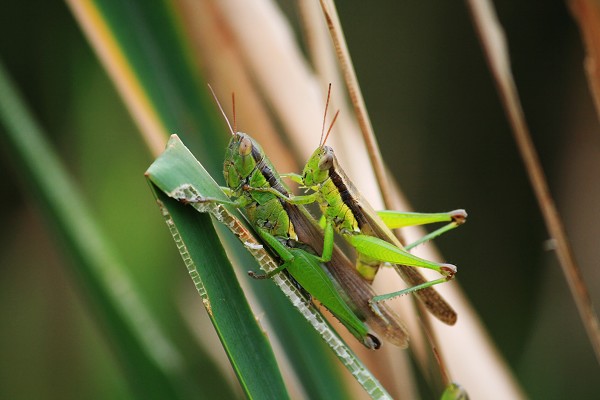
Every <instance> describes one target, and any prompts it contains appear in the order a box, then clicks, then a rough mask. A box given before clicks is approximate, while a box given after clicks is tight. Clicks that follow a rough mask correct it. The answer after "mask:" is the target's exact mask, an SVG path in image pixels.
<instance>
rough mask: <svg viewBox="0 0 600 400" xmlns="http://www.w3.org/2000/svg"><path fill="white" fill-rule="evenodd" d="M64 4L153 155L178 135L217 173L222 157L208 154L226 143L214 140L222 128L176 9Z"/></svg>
mask: <svg viewBox="0 0 600 400" xmlns="http://www.w3.org/2000/svg"><path fill="white" fill-rule="evenodd" d="M68 4H69V5H70V7H71V9H72V11H73V13H74V15H75V17H76V18H77V20H78V22H79V24H80V25H81V27H82V29H83V30H84V32H85V33H86V35H87V37H88V39H89V40H90V42H91V43H92V44H93V45H94V48H95V50H96V53H97V54H98V56H99V58H100V59H101V61H102V62H103V64H104V66H105V68H106V69H107V71H108V72H109V73H110V74H111V78H112V80H113V81H114V82H115V84H116V86H117V89H118V90H119V92H120V93H121V95H122V97H123V98H124V100H125V102H126V104H127V106H128V108H129V110H130V111H131V113H132V115H133V116H134V117H135V119H136V122H137V123H138V125H139V126H140V130H141V131H142V133H143V134H144V136H145V138H146V142H147V143H148V145H149V147H150V148H151V150H152V152H153V154H154V155H158V152H159V151H161V150H162V149H163V148H164V143H166V140H167V136H166V133H167V132H176V133H178V134H180V135H181V136H182V137H184V138H185V140H186V143H189V144H190V146H191V147H192V148H193V149H194V151H195V152H197V154H198V155H199V156H200V158H201V159H202V160H204V161H205V163H206V164H207V167H208V169H209V171H210V172H211V173H216V172H217V171H219V170H220V166H221V159H220V155H217V154H216V153H215V152H214V151H213V150H212V149H215V148H223V147H224V145H225V142H224V138H223V136H222V135H216V134H215V132H218V131H219V129H218V128H217V127H218V126H220V125H218V123H217V122H216V121H217V120H216V119H215V117H214V115H213V114H212V111H213V106H212V104H211V100H210V99H209V98H208V97H206V87H205V86H204V84H203V83H202V80H201V77H200V76H199V75H198V72H197V67H196V66H195V65H192V63H191V57H190V53H191V50H190V48H189V43H188V42H187V40H188V39H187V37H186V36H185V35H184V34H183V28H182V27H181V26H180V23H181V22H180V20H179V19H178V16H177V15H176V13H177V10H176V8H175V4H174V3H171V2H151V3H149V2H145V1H140V0H128V1H114V0H95V1H92V0H84V1H73V0H71V1H68ZM149 121H152V122H149ZM157 146H158V147H157Z"/></svg>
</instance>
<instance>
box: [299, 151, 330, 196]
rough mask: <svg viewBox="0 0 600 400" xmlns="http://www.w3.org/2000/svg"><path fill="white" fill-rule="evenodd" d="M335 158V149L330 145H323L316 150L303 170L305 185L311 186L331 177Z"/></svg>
mask: <svg viewBox="0 0 600 400" xmlns="http://www.w3.org/2000/svg"><path fill="white" fill-rule="evenodd" d="M334 159H335V155H334V154H333V149H332V148H331V147H329V146H321V147H319V148H318V149H317V150H315V152H314V153H313V154H312V156H310V158H309V159H308V162H307V163H306V166H305V167H304V171H302V178H303V181H304V185H305V186H308V187H311V186H318V185H320V184H321V183H323V182H325V181H326V180H327V178H329V170H330V169H331V168H332V167H333V163H334Z"/></svg>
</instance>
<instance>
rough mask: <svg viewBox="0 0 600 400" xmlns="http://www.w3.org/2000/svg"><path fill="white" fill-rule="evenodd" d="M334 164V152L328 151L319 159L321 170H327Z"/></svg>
mask: <svg viewBox="0 0 600 400" xmlns="http://www.w3.org/2000/svg"><path fill="white" fill-rule="evenodd" d="M332 166H333V154H331V153H326V154H324V155H323V157H321V159H320V160H319V169H320V170H321V171H327V170H329V169H330V168H331V167H332Z"/></svg>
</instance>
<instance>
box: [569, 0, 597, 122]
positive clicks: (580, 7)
mask: <svg viewBox="0 0 600 400" xmlns="http://www.w3.org/2000/svg"><path fill="white" fill-rule="evenodd" d="M569 5H570V7H571V12H572V13H573V15H574V16H575V18H576V20H577V23H578V24H579V29H580V30H581V36H582V37H583V42H584V44H585V49H586V52H587V56H586V59H585V71H586V73H587V76H588V80H589V86H590V89H591V91H592V95H593V99H594V104H595V106H596V114H597V115H598V116H599V117H600V5H599V4H598V2H597V1H590V0H571V1H569Z"/></svg>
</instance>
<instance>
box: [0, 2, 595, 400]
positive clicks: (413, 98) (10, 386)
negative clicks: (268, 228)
mask: <svg viewBox="0 0 600 400" xmlns="http://www.w3.org/2000/svg"><path fill="white" fill-rule="evenodd" d="M283 6H284V9H285V10H286V11H287V12H288V13H290V15H293V14H294V11H293V2H284V4H283ZM496 6H497V7H498V9H497V11H498V13H499V17H500V20H501V22H502V24H503V26H504V28H505V30H506V32H507V39H508V44H509V47H510V50H511V56H512V66H513V71H514V74H515V79H516V82H517V85H518V88H519V90H520V94H521V99H522V102H523V107H524V110H525V114H526V117H527V120H528V122H529V126H530V129H531V132H532V134H533V139H534V141H535V143H536V145H537V148H538V151H539V153H540V157H541V160H542V163H543V165H544V168H545V169H546V173H547V175H548V178H549V182H550V187H551V190H552V192H553V194H554V195H555V198H556V200H557V205H558V209H559V211H561V213H562V215H563V217H564V218H565V220H566V229H567V232H568V233H569V234H570V235H571V239H572V242H573V246H574V249H575V252H576V256H577V258H578V260H579V261H580V264H581V267H582V269H583V273H584V277H585V278H586V280H587V282H588V284H589V286H590V292H591V296H592V299H593V300H594V303H595V304H596V305H598V304H600V287H598V286H599V285H598V282H600V272H599V271H598V268H597V261H596V260H598V259H599V258H600V257H599V256H600V255H599V254H598V252H599V251H600V246H598V245H597V241H598V239H597V237H598V234H597V232H598V226H600V225H599V224H600V193H599V192H600V191H599V189H598V188H599V185H598V184H597V182H598V177H599V176H600V136H599V135H598V122H597V117H596V115H595V113H594V109H593V106H592V101H591V98H590V95H589V90H588V88H587V82H586V78H585V75H584V71H583V56H584V55H583V50H582V48H581V41H580V37H579V32H578V29H577V26H576V25H575V23H574V21H573V19H572V17H571V15H570V13H569V12H568V9H567V8H566V6H565V3H564V2H562V1H547V2H544V3H543V5H540V4H533V3H527V2H520V1H504V2H499V3H498V4H497V5H496ZM338 7H339V13H340V18H341V20H342V24H343V26H344V29H345V33H346V38H347V41H348V44H349V48H350V52H351V54H352V57H353V61H354V64H355V68H356V70H357V74H358V77H359V80H360V83H361V87H362V90H363V93H364V96H365V100H366V103H367V106H368V108H369V111H370V114H371V118H372V121H373V125H374V129H375V131H376V133H377V135H378V138H379V140H380V146H381V148H382V152H383V156H384V159H385V160H386V161H387V164H388V166H389V167H390V168H391V169H392V171H393V173H394V175H395V176H396V178H397V180H398V182H399V183H400V184H401V186H402V188H403V190H404V192H405V194H406V195H407V196H408V198H409V200H410V202H411V203H412V205H413V207H415V209H418V210H419V211H425V212H430V211H431V212H432V211H440V210H445V209H454V208H465V209H466V210H467V211H468V212H469V223H468V224H467V225H465V226H464V227H462V228H461V229H460V230H459V231H456V232H453V233H452V234H450V235H448V236H447V237H444V238H443V239H441V240H438V241H437V245H438V247H439V248H440V250H441V252H442V253H443V254H444V257H445V258H446V259H447V260H448V261H449V262H452V263H454V264H456V265H458V266H459V269H460V272H459V275H458V280H459V282H460V283H461V285H462V286H463V288H464V290H465V291H466V294H467V295H468V296H469V298H470V299H471V301H472V303H473V305H474V306H475V307H476V309H477V311H478V312H479V313H480V315H481V317H482V319H483V321H484V323H485V324H486V326H487V327H488V329H489V332H490V334H491V336H492V338H493V339H494V341H495V342H496V343H497V345H498V347H499V349H500V350H501V352H502V353H503V355H504V356H505V357H506V359H507V360H508V362H509V364H510V365H511V367H512V368H513V370H514V372H515V374H516V375H517V377H518V379H519V381H520V383H521V384H522V386H523V388H524V389H525V391H526V392H527V393H528V394H529V395H530V396H531V397H532V398H544V399H552V398H555V399H562V398H566V397H570V398H594V397H596V396H597V395H598V393H600V380H598V379H597V377H598V374H599V373H600V368H599V366H598V363H597V361H596V360H595V357H594V355H593V353H592V350H591V347H590V345H589V342H588V340H587V337H586V335H585V332H584V330H583V328H582V325H581V322H580V321H579V317H578V315H577V312H576V309H575V306H574V304H573V301H572V299H571V298H570V295H569V293H568V290H567V287H566V284H565V283H564V280H563V279H562V274H561V272H560V270H559V266H558V264H557V262H556V259H555V257H554V254H553V253H552V252H550V251H547V250H545V248H546V247H545V246H546V240H547V234H546V230H545V228H544V225H543V221H542V220H541V217H540V212H539V210H538V209H537V206H536V203H535V199H534V197H533V194H532V191H531V189H530V187H529V185H528V181H527V177H526V174H525V172H524V170H523V167H522V163H521V161H520V158H519V157H518V154H517V151H516V147H515V145H514V141H513V139H512V137H511V133H510V130H509V127H508V124H507V122H506V119H505V117H504V113H503V111H502V108H501V105H500V103H499V100H498V96H497V94H496V92H495V88H494V83H493V81H492V79H491V75H490V73H489V70H488V69H487V66H486V64H485V60H484V58H483V55H482V51H481V48H480V45H479V42H478V40H477V37H476V35H475V31H474V28H473V25H472V23H471V20H470V17H469V14H468V11H467V9H466V6H465V4H464V3H463V2H433V1H404V2H388V3H386V4H385V5H384V4H378V5H377V6H374V5H373V3H369V2H362V1H357V0H353V1H345V2H339V4H338ZM0 18H1V21H2V24H0V57H1V58H2V60H3V62H4V63H5V65H6V67H7V69H8V71H9V72H10V74H11V75H12V76H13V77H14V79H15V81H16V83H17V84H18V86H19V88H20V90H21V91H22V93H23V94H24V96H25V97H26V100H27V101H28V103H29V105H30V107H31V108H32V109H33V111H34V113H35V115H36V117H37V118H38V120H39V121H40V122H41V124H42V125H43V127H44V128H45V129H46V130H47V132H49V134H50V135H51V137H50V138H49V139H50V140H51V142H52V143H53V145H54V146H55V147H56V149H57V151H58V152H59V153H60V155H61V156H62V159H63V160H64V162H65V163H66V164H67V165H68V167H69V170H70V172H71V173H72V174H73V176H74V177H75V179H76V180H77V182H78V183H79V184H80V187H81V189H82V191H83V192H84V194H85V196H86V198H87V199H88V200H89V202H90V204H91V205H92V207H93V211H94V213H95V216H96V217H97V218H98V220H99V221H101V223H102V228H103V230H104V231H105V233H106V234H107V235H108V236H109V237H111V239H112V241H113V243H114V244H116V246H117V249H116V250H117V253H118V254H120V255H121V257H122V259H123V260H124V261H125V262H126V264H127V265H130V266H134V267H135V266H137V269H136V270H133V271H130V275H131V276H132V278H133V280H134V281H135V282H136V283H137V284H138V288H139V289H140V291H141V294H142V295H143V296H144V297H145V298H147V300H148V301H149V303H150V304H151V306H152V308H153V309H154V310H155V311H156V312H157V313H160V314H162V315H165V316H168V315H169V314H170V313H173V312H174V310H175V308H176V307H177V304H172V303H169V302H167V301H165V298H175V299H179V301H180V302H183V301H185V300H186V299H187V298H189V296H191V294H192V293H193V290H194V289H193V287H192V285H190V284H189V281H188V278H187V276H186V272H185V270H184V268H182V267H181V265H180V260H179V256H178V255H177V253H176V251H175V248H174V246H173V244H172V243H171V239H170V238H169V236H168V232H167V230H166V229H165V227H164V223H163V222H162V220H161V218H160V215H159V213H158V211H157V209H156V206H155V204H154V202H153V199H152V197H151V195H150V193H149V191H148V188H147V184H146V182H145V180H144V178H143V172H144V171H145V169H146V168H147V166H148V165H149V164H150V162H151V161H152V158H151V156H150V155H149V154H147V153H145V152H142V151H140V149H143V148H144V146H143V144H142V141H141V139H140V136H139V135H138V134H137V133H136V130H137V128H136V127H135V125H134V124H133V122H132V120H131V118H130V117H129V115H128V113H127V111H126V109H125V108H124V105H123V103H122V102H121V100H120V99H119V97H118V95H117V94H116V93H115V90H114V87H113V85H112V83H111V82H110V81H109V79H108V77H107V75H106V73H105V72H104V71H103V69H102V67H101V66H100V65H99V64H98V61H97V59H96V57H95V55H94V54H93V52H92V50H91V49H90V46H89V45H88V44H87V42H86V40H85V38H84V37H83V36H82V34H81V31H80V29H79V27H78V26H77V25H76V23H75V21H74V19H73V17H72V15H71V14H70V12H69V10H68V9H67V7H66V5H65V4H63V3H60V2H43V1H33V2H26V3H23V2H5V4H3V7H2V15H1V16H0ZM219 151H221V150H219ZM0 155H1V156H0V168H2V170H3V171H6V172H5V174H4V179H3V182H4V183H3V188H2V190H1V191H0V196H1V197H0V201H1V204H2V206H1V207H0V210H1V212H2V215H1V217H0V218H1V220H2V221H3V223H2V230H1V234H0V235H1V238H2V241H1V244H0V246H2V251H1V252H0V257H1V261H0V265H1V266H2V268H1V269H0V274H1V276H0V317H1V319H2V321H3V324H2V329H1V330H0V354H1V360H2V361H1V363H0V398H3V399H4V398H6V399H9V398H10V399H30V398H43V399H70V398H73V399H74V398H98V399H104V398H129V397H130V396H131V394H130V392H129V388H128V386H127V382H125V381H124V378H123V377H122V375H121V373H120V370H119V369H118V366H117V365H116V363H115V360H114V357H113V355H112V354H111V352H110V348H109V345H108V343H107V342H106V340H105V339H104V337H103V336H102V330H101V328H100V327H99V326H98V325H97V324H95V322H94V319H93V318H92V316H91V313H92V311H91V310H90V309H89V308H88V307H87V305H86V304H85V303H84V302H83V301H82V299H83V298H85V293H81V292H80V291H79V290H78V288H77V287H75V286H74V285H73V284H72V276H70V275H69V274H68V273H67V271H68V270H67V269H65V268H64V264H65V263H68V262H69V261H70V260H69V259H67V258H65V257H64V255H63V254H62V253H61V249H60V246H59V245H60V243H57V241H56V240H54V238H53V237H52V234H51V232H52V231H51V230H50V229H49V228H48V226H47V225H46V222H45V220H44V219H43V217H42V214H41V212H40V210H38V209H37V206H36V202H35V200H34V199H32V198H31V196H32V195H33V194H32V193H31V192H29V191H27V182H24V181H23V180H22V175H21V173H20V171H19V170H18V169H16V168H15V166H14V163H13V162H12V160H11V154H9V152H8V151H6V150H5V149H2V150H0ZM140 227H141V228H140ZM163 265H172V266H173V268H174V269H172V270H171V269H168V268H159V267H158V266H163ZM172 271H175V272H176V273H170V272H172ZM174 293H176V294H175V295H174ZM484 373H485V371H482V374H484ZM594 378H596V379H594Z"/></svg>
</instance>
